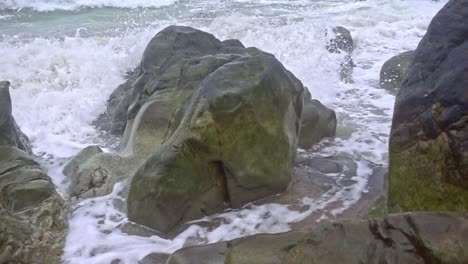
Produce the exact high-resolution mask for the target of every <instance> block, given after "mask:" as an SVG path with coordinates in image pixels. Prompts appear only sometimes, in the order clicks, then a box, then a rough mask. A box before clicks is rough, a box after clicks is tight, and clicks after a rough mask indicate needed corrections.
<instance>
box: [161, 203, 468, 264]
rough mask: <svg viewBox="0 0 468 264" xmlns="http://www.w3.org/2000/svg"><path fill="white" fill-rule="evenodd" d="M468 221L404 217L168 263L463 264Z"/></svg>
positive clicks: (187, 251) (182, 253) (231, 245)
mask: <svg viewBox="0 0 468 264" xmlns="http://www.w3.org/2000/svg"><path fill="white" fill-rule="evenodd" d="M467 247H468V218H467V217H466V216H462V215H457V214H448V213H423V212H420V213H406V214H395V215H389V216H387V217H385V218H383V219H376V220H367V221H359V220H344V221H337V222H329V223H322V224H320V225H316V226H314V227H311V228H310V229H308V230H307V229H305V230H301V231H292V232H287V233H282V234H275V235H267V234H262V235H255V236H250V237H246V238H240V239H235V240H233V241H228V242H221V243H216V244H211V245H206V246H198V247H189V248H183V249H181V250H178V251H176V252H175V253H174V254H173V255H172V256H171V257H170V258H169V259H168V260H167V262H166V264H192V263H193V264H195V263H201V262H199V260H201V259H207V260H209V262H207V263H211V264H251V263H256V264H283V263H284V264H286V263H287V264H314V263H320V264H328V263H330V264H332V263H333V264H335V263H350V264H354V263H356V264H358V263H389V264H398V263H441V264H443V263H446V264H449V263H450V264H452V263H454V264H455V263H460V264H461V263H467V262H468V253H467V252H466V248H467Z"/></svg>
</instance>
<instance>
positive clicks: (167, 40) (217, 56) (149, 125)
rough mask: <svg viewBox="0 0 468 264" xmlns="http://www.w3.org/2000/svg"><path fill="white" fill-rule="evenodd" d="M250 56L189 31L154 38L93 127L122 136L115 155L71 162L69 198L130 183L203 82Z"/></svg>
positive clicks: (170, 31) (169, 31)
mask: <svg viewBox="0 0 468 264" xmlns="http://www.w3.org/2000/svg"><path fill="white" fill-rule="evenodd" d="M249 53H252V54H256V53H260V51H258V50H257V49H254V48H251V49H245V48H243V45H242V43H240V42H239V41H234V40H227V41H225V42H224V44H223V43H222V42H221V41H219V40H218V39H216V38H215V37H214V36H213V35H211V34H208V33H206V32H202V31H198V30H195V29H192V28H189V27H176V26H172V27H169V28H167V29H165V30H163V31H161V32H160V33H158V35H157V36H156V37H155V38H154V39H153V40H152V41H151V42H150V43H149V44H148V46H147V48H146V49H145V52H144V54H143V58H142V61H141V63H140V66H138V67H137V68H136V69H135V70H133V71H131V72H129V73H128V74H127V81H126V82H125V83H123V84H121V85H120V86H119V87H118V88H117V89H116V90H115V91H114V92H113V93H112V95H111V96H110V99H109V100H108V102H107V111H106V113H105V114H103V115H101V116H100V117H99V118H98V120H96V122H95V125H96V126H97V127H99V128H101V129H104V130H107V131H109V132H111V133H114V134H117V135H121V134H122V132H124V135H123V139H122V141H121V145H120V147H119V150H118V151H117V153H115V154H111V153H94V154H92V155H91V154H89V153H88V154H86V153H85V154H80V155H81V156H83V157H81V158H79V160H78V161H77V162H75V163H77V164H80V166H79V167H78V168H75V169H73V170H71V171H65V172H64V173H65V174H66V175H67V176H69V177H70V179H71V184H70V193H71V195H72V196H76V197H81V198H86V197H93V196H99V195H105V194H109V193H110V192H111V191H112V187H113V185H114V184H115V183H116V182H119V181H122V180H126V179H128V178H130V177H131V175H133V174H134V173H135V171H136V170H137V169H138V168H139V167H140V165H141V164H142V162H144V161H145V160H146V159H147V158H148V157H149V156H150V155H151V154H153V153H154V152H155V151H156V150H157V149H158V148H160V147H161V145H162V144H163V143H164V141H165V140H166V138H167V137H168V136H169V135H170V133H172V132H173V130H174V129H175V128H176V127H177V125H178V124H177V123H175V122H179V121H180V120H179V118H181V116H182V113H183V112H184V111H185V109H179V108H178V107H179V106H181V104H182V103H184V102H188V100H189V98H190V97H191V96H192V93H193V92H194V90H195V88H196V86H197V85H199V84H200V83H201V82H202V81H203V78H204V77H205V76H206V75H208V74H210V73H211V71H214V70H216V69H217V68H218V67H221V66H222V65H223V64H225V63H227V62H230V61H232V60H234V59H238V58H240V57H241V56H243V55H244V54H249ZM182 75H183V76H182ZM179 78H182V81H181V82H179V81H178V79H179ZM143 106H144V108H143ZM176 106H177V107H176ZM140 110H141V111H140ZM176 110H177V111H176ZM83 158H85V160H83ZM84 161H86V162H84ZM70 166H71V165H70Z"/></svg>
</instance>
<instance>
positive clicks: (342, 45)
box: [325, 26, 355, 83]
mask: <svg viewBox="0 0 468 264" xmlns="http://www.w3.org/2000/svg"><path fill="white" fill-rule="evenodd" d="M332 31H333V33H332V36H331V38H330V39H328V41H327V44H326V46H325V47H326V49H327V50H328V51H329V52H331V53H338V54H340V53H345V55H344V58H343V60H342V62H341V63H340V72H339V74H340V80H342V81H343V82H345V83H353V76H352V75H353V68H354V66H355V65H354V62H353V59H352V58H351V53H352V52H353V49H354V44H353V38H352V36H351V32H349V30H348V29H346V28H344V27H340V26H338V27H334V28H333V29H332Z"/></svg>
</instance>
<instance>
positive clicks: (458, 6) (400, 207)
mask: <svg viewBox="0 0 468 264" xmlns="http://www.w3.org/2000/svg"><path fill="white" fill-rule="evenodd" d="M467 17H468V1H466V0H455V1H449V2H448V3H447V4H446V5H445V7H444V8H442V10H441V11H440V12H439V13H438V14H437V15H436V16H435V17H434V19H433V20H432V22H431V24H430V26H429V28H428V30H427V33H426V35H425V36H424V38H423V39H422V40H421V42H420V43H419V45H418V48H417V49H416V51H415V54H414V60H413V62H412V63H411V65H410V66H409V68H408V71H407V74H406V77H405V78H404V81H403V83H402V85H401V90H400V92H399V93H398V96H397V98H396V103H395V112H394V116H393V124H392V130H391V135H390V168H389V169H390V173H389V206H390V208H391V210H392V211H408V210H449V211H463V212H467V211H468V96H467V95H468V92H467V91H468V90H467V89H468V88H467V87H468V79H467V75H466V73H467V72H468V52H467V51H468V20H467V19H466V18H467Z"/></svg>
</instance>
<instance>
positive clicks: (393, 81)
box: [380, 51, 414, 94]
mask: <svg viewBox="0 0 468 264" xmlns="http://www.w3.org/2000/svg"><path fill="white" fill-rule="evenodd" d="M413 59H414V51H407V52H403V53H400V54H398V55H396V56H394V57H392V58H390V59H389V60H387V61H386V62H385V63H384V64H383V65H382V69H381V70H380V87H382V88H384V89H387V90H388V91H390V92H392V93H394V94H396V93H398V90H399V89H400V86H401V83H402V82H403V78H404V77H405V74H406V72H407V71H408V66H409V65H410V63H411V62H412V61H413Z"/></svg>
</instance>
